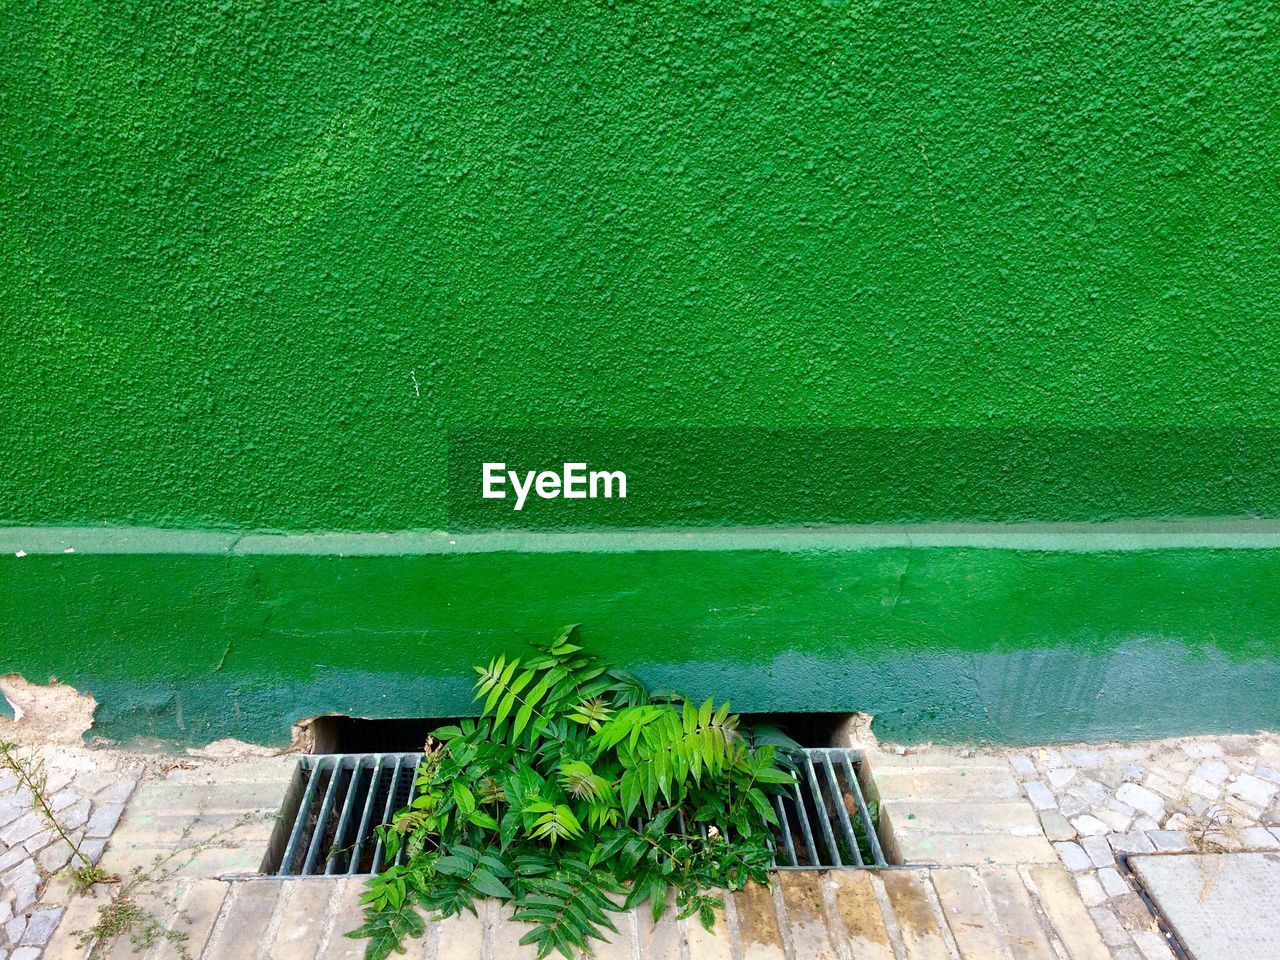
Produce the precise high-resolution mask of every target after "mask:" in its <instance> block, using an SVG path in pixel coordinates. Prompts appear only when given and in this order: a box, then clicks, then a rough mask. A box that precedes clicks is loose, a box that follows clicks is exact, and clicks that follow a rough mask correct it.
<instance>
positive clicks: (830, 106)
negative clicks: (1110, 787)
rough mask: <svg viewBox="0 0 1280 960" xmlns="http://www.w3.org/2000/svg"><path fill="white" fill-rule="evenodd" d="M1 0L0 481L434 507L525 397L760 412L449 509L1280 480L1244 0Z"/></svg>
mask: <svg viewBox="0 0 1280 960" xmlns="http://www.w3.org/2000/svg"><path fill="white" fill-rule="evenodd" d="M3 6H4V18H5V29H4V31H3V33H4V36H3V37H2V38H0V176H2V177H3V181H2V190H0V318H2V322H3V325H4V334H5V349H4V350H3V351H2V352H0V377H2V378H3V381H4V384H5V395H6V402H5V407H6V415H5V417H4V419H3V422H2V424H0V431H2V432H0V453H2V454H3V458H4V481H5V482H4V483H3V484H2V485H0V523H8V524H23V523H25V524H65V523H90V524H98V523H110V524H124V523H157V524H163V525H168V526H175V527H223V528H227V527H231V528H241V527H248V528H277V529H290V530H298V529H373V530H379V529H401V528H413V527H418V528H441V527H445V526H448V525H450V516H449V509H448V504H449V497H448V490H447V486H448V482H449V470H448V469H447V465H446V456H447V450H448V448H449V443H450V439H449V438H450V431H453V432H454V434H455V435H456V436H458V437H461V438H462V446H463V447H465V449H467V450H468V451H469V452H471V453H476V454H477V455H478V456H488V455H493V452H496V454H497V455H498V457H499V458H501V457H504V456H506V454H505V453H503V450H504V449H505V448H504V447H503V443H500V442H496V441H495V442H490V439H491V437H490V434H491V431H492V430H493V428H494V427H496V426H502V427H508V428H513V430H514V432H515V433H519V432H520V430H521V428H524V427H527V426H530V425H536V426H544V427H554V428H557V429H562V430H566V431H569V432H570V435H572V434H573V431H579V435H578V438H577V440H575V442H574V443H571V444H569V446H570V447H573V448H579V449H580V448H581V447H583V446H585V445H588V444H589V443H590V442H596V441H593V440H591V438H592V437H595V436H596V435H597V433H599V435H600V436H601V437H603V439H599V440H598V442H599V443H601V444H603V445H604V446H605V447H606V448H607V447H609V446H610V445H611V444H612V446H614V447H617V446H618V443H617V438H618V437H619V436H621V437H625V436H626V434H625V431H626V430H630V429H632V428H637V427H639V428H646V429H650V428H651V429H659V430H660V429H668V428H670V429H676V430H680V431H684V434H683V436H685V437H686V438H689V437H691V436H695V435H696V430H695V429H694V428H701V427H722V428H747V429H746V430H745V432H742V431H738V432H734V431H730V432H729V433H728V434H726V435H725V439H723V440H721V439H717V438H716V437H711V438H710V439H707V438H703V440H702V446H703V447H704V448H708V449H706V450H704V451H702V455H700V456H699V458H698V459H697V460H696V461H694V462H693V463H692V465H690V464H689V458H688V457H684V456H682V455H681V454H680V452H679V451H678V450H677V451H674V452H669V453H668V454H667V459H666V460H665V461H662V460H659V461H657V467H658V468H661V469H656V470H655V480H654V483H653V484H650V485H649V486H647V487H644V488H642V489H641V493H642V494H643V497H642V502H641V503H640V504H639V505H638V506H636V505H634V504H633V508H634V510H636V511H638V512H635V513H632V514H630V515H626V516H620V515H619V514H617V513H616V512H610V511H599V510H597V511H594V512H593V511H579V512H577V513H572V512H570V513H566V512H563V511H562V512H553V513H547V512H545V511H542V512H540V513H537V514H536V515H535V514H529V515H527V516H526V517H515V516H512V515H511V514H510V512H504V513H501V514H493V515H488V514H486V515H482V516H470V515H468V516H466V517H464V518H463V519H465V520H466V521H468V522H470V523H471V524H472V525H479V526H495V525H510V524H514V523H526V522H527V523H529V524H532V525H557V524H569V525H572V524H574V523H577V522H583V523H586V524H610V523H617V522H627V523H635V524H643V525H650V524H661V523H671V522H678V523H778V522H804V521H810V520H820V521H828V522H841V521H845V522H848V521H865V522H874V521H885V520H937V519H1046V520H1047V519H1075V520H1091V519H1099V518H1105V517H1126V516H1129V517H1163V516H1179V515H1220V516H1225V515H1248V514H1252V515H1266V516H1275V515H1280V479H1277V476H1276V473H1275V469H1276V468H1275V465H1274V464H1275V462H1276V461H1275V458H1272V457H1269V454H1270V453H1271V452H1272V451H1273V450H1274V449H1275V448H1276V446H1277V445H1276V444H1275V442H1274V435H1273V434H1271V433H1254V432H1252V431H1254V430H1255V428H1274V427H1276V426H1277V425H1280V400H1278V398H1277V391H1280V386H1278V384H1280V381H1278V380H1277V378H1276V376H1275V372H1276V369H1277V359H1278V358H1280V337H1278V336H1277V333H1280V324H1278V321H1277V316H1278V315H1280V312H1278V310H1277V307H1280V303H1278V302H1277V301H1278V299H1280V286H1278V285H1277V284H1276V283H1275V277H1276V276H1277V275H1278V274H1280V247H1278V246H1277V244H1276V243H1275V242H1274V239H1275V237H1276V235H1277V233H1278V232H1280V204H1278V203H1277V195H1276V194H1277V191H1276V181H1275V174H1274V171H1275V169H1276V165H1277V163H1278V162H1280V151H1278V149H1277V144H1278V142H1280V134H1278V127H1277V125H1278V124H1280V113H1277V111H1276V110H1275V109H1274V105H1275V102H1276V99H1277V96H1278V95H1280V70H1277V65H1278V58H1277V45H1278V44H1280V35H1278V34H1277V31H1276V30H1275V27H1274V24H1270V25H1268V24H1267V23H1266V22H1265V18H1266V16H1267V11H1266V10H1265V8H1263V7H1259V6H1256V5H1250V4H1245V3H1230V2H1210V3H1200V4H1191V3H1182V2H1176V3H1167V4H1146V5H1137V6H1135V5H1133V4H1122V3H1102V4H1094V5H1090V6H1088V7H1083V8H1070V9H1066V8H1061V9H1060V8H1057V7H1052V6H1043V5H1042V6H1031V7H1028V6H1026V5H1025V4H1018V3H1004V2H1002V3H997V4H995V5H991V4H974V3H968V2H960V3H956V2H935V3H912V4H896V5H895V4H882V3H838V4H837V3H819V2H798V3H781V2H772V3H771V2H758V3H755V2H753V3H748V4H744V3H741V2H714V0H713V2H704V3H684V2H675V3H664V4H650V3H629V4H618V5H613V4H589V3H550V2H531V3H519V4H517V3H508V2H493V3H484V4H450V5H446V4H427V5H408V6H393V5H391V4H377V3H373V4H370V3H346V4H342V5H332V4H313V3H290V4H284V5H271V4H261V3H238V2H237V3H228V4H209V3H197V2H194V0H167V2H164V0H159V2H143V0H129V2H125V3H119V4H111V5H109V6H103V5H101V4H86V3H78V2H61V3H45V2H30V3H25V2H8V3H5V4H4V5H3ZM797 428H804V429H815V428H817V429H830V430H833V431H835V433H834V436H835V437H836V438H837V439H835V440H834V441H832V442H831V444H830V445H829V446H827V447H824V448H822V449H821V450H820V451H819V452H820V453H821V454H822V459H821V460H818V459H814V456H813V455H814V447H813V444H812V442H811V438H810V437H808V436H807V435H804V434H792V433H789V432H788V431H791V430H794V429H797ZM864 428H875V429H885V428H888V430H889V436H888V437H881V438H879V439H877V440H874V441H871V445H870V447H867V446H866V445H865V444H860V443H859V442H858V441H856V440H849V439H848V436H850V435H853V436H865V435H864V434H859V433H858V431H861V430H863V429H864ZM937 428H943V429H941V430H940V431H939V430H938V429H937ZM946 428H964V429H965V430H969V431H976V433H972V432H971V433H970V434H967V435H965V436H966V437H967V438H971V439H964V440H961V441H956V440H955V439H954V435H953V434H950V433H949V432H948V430H947V429H946ZM1069 428H1076V429H1083V430H1085V431H1087V436H1086V437H1085V438H1084V439H1078V438H1077V435H1075V434H1071V433H1070V432H1069ZM1163 428H1175V429H1177V430H1182V431H1186V432H1184V433H1182V434H1179V435H1178V437H1175V438H1174V440H1172V441H1170V440H1169V439H1168V438H1167V437H1164V436H1162V435H1160V434H1159V433H1157V434H1154V435H1151V434H1144V433H1143V432H1142V431H1145V430H1157V431H1158V430H1160V429H1163ZM766 430H767V431H774V433H771V434H768V439H767V440H764V441H761V440H760V437H761V436H764V434H763V433H762V431H766ZM988 430H990V431H994V433H992V434H991V435H990V436H985V435H984V433H983V432H984V431H988ZM1008 430H1013V431H1014V433H1012V434H1010V433H1007V432H1001V431H1008ZM618 431H624V432H622V433H619V432H618ZM842 431H852V434H842ZM1064 431H1068V432H1064ZM1113 431H1115V432H1114V433H1113ZM1135 431H1136V432H1135ZM1221 431H1226V432H1225V433H1223V432H1221ZM511 433H512V431H511V430H508V431H506V432H505V433H503V434H501V436H502V437H507V438H509V436H510V435H511ZM841 437H844V439H841ZM1206 437H1208V439H1207V440H1206V439H1205V438H1206ZM1262 438H1265V443H1266V444H1267V446H1265V447H1263V446H1261V445H1262V444H1263V443H1264V440H1263V439H1262ZM597 439H598V438H597ZM504 442H505V441H504ZM690 442H693V441H690ZM762 442H763V443H765V445H766V446H767V447H768V455H767V456H764V457H762V461H763V466H762V468H761V469H760V470H758V471H756V472H755V473H754V474H752V475H746V476H744V475H743V474H742V473H741V472H739V471H734V470H732V469H726V463H729V464H732V463H733V462H735V460H736V458H737V456H738V454H739V453H740V452H741V451H742V450H743V449H744V448H752V447H754V446H755V445H756V444H758V443H762ZM1205 443H1208V444H1209V446H1210V447H1212V449H1213V451H1214V453H1213V454H1212V455H1208V456H1206V455H1205V453H1204V449H1203V444H1205ZM966 445H967V446H968V448H969V449H971V450H975V449H982V450H983V451H984V452H985V453H986V454H988V455H987V456H985V457H981V458H979V461H980V462H978V463H973V462H970V461H968V460H966V459H964V458H961V459H960V460H959V461H957V459H956V458H955V457H954V455H953V454H954V451H955V449H956V448H957V446H960V447H962V448H963V447H965V446H966ZM624 446H625V444H624ZM495 447H496V448H497V449H496V451H495V450H494V448H495ZM478 448H483V450H484V452H480V450H479V449H478ZM525 448H526V449H527V448H528V444H527V443H526V444H525ZM847 450H853V451H854V452H856V453H858V454H859V458H858V460H857V462H856V463H855V464H854V465H853V466H852V467H850V466H848V459H849V458H847V457H843V458H842V451H847ZM890 450H891V451H894V454H895V456H896V457H897V461H895V465H894V470H893V475H892V477H891V478H890V479H889V480H886V479H885V477H883V476H882V475H881V474H879V473H877V472H876V470H875V469H874V467H866V466H862V467H860V466H859V465H858V464H865V463H868V462H869V463H872V464H874V462H875V458H876V455H877V453H883V452H885V451H890ZM1260 450H1264V451H1265V452H1266V453H1267V454H1268V456H1258V455H1257V454H1258V453H1259V451H1260ZM491 451H492V452H491ZM1133 451H1139V452H1141V453H1142V456H1143V457H1145V458H1146V459H1145V460H1142V462H1141V465H1140V468H1137V469H1134V470H1132V471H1131V473H1132V476H1130V477H1126V479H1125V482H1123V483H1112V484H1107V483H1105V482H1104V483H1102V485H1101V487H1099V486H1098V485H1097V484H1095V483H1088V484H1081V483H1079V482H1078V477H1079V476H1080V471H1081V470H1087V469H1088V468H1089V467H1090V466H1091V465H1094V464H1096V463H1097V462H1098V458H1099V457H1101V458H1102V459H1103V460H1104V461H1105V462H1110V463H1113V464H1121V465H1123V464H1124V463H1126V462H1130V461H1129V457H1130V455H1131V453H1132V452H1133ZM1152 451H1158V455H1157V454H1154V453H1152ZM543 455H545V456H547V457H548V458H554V456H559V455H561V452H560V450H558V449H556V448H554V447H546V448H542V449H538V448H536V447H535V448H534V449H533V452H532V454H531V456H534V457H535V458H537V457H541V456H543ZM565 455H568V456H573V453H572V451H570V452H568V453H567V454H565ZM898 461H901V463H900V464H899V463H898ZM1148 461H1150V462H1148ZM832 463H841V464H843V465H842V467H841V469H846V470H849V471H852V472H851V474H850V475H849V476H847V477H845V481H847V482H841V483H829V484H826V485H823V484H818V485H817V486H816V487H814V486H813V485H812V484H811V483H810V481H811V480H812V479H813V478H814V477H816V476H819V475H820V474H821V473H822V470H823V468H824V467H825V466H826V465H828V464H832ZM682 464H683V466H682ZM545 465H547V464H545V463H527V464H524V466H527V467H540V466H545ZM993 465H994V466H993ZM1242 465H1243V466H1244V467H1246V468H1247V470H1241V466H1242ZM666 468H671V469H676V468H679V469H680V470H681V471H682V473H681V475H680V479H681V481H682V482H681V483H679V484H676V483H667V484H666V485H665V486H662V487H660V488H659V487H658V486H655V484H661V483H662V481H663V478H664V477H666V476H667V475H668V473H669V472H670V471H669V470H668V469H666ZM899 470H901V475H900V474H899V472H898V471H899ZM1259 471H1261V472H1259ZM688 474H692V476H687V475H688ZM1246 474H1247V475H1248V476H1249V477H1251V479H1247V480H1246V479H1244V477H1245V476H1246ZM465 475H466V474H465V471H464V476H465ZM1105 475H1106V474H1104V476H1105ZM922 477H928V478H931V479H930V483H931V484H932V485H933V486H931V487H930V488H929V491H928V492H927V494H926V493H922V492H921V491H920V488H919V487H918V486H917V485H916V483H915V482H913V478H916V479H918V478H922ZM473 482H475V483H478V477H477V479H476V480H475V481H473ZM779 490H781V491H783V492H784V494H785V495H783V496H770V495H769V494H770V492H771V491H774V492H776V491H779ZM464 525H465V524H464Z"/></svg>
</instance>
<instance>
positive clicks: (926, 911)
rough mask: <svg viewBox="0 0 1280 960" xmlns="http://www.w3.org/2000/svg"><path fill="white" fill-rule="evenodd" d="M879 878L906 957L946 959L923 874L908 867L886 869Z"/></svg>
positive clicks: (919, 959) (947, 951) (928, 886)
mask: <svg viewBox="0 0 1280 960" xmlns="http://www.w3.org/2000/svg"><path fill="white" fill-rule="evenodd" d="M879 879H880V882H881V883H883V884H884V891H885V895H886V896H887V897H888V900H889V905H890V908H891V909H892V911H893V917H894V919H895V920H896V921H897V923H898V932H899V933H900V934H901V936H902V943H903V946H904V947H905V948H906V954H907V957H908V958H909V960H950V957H951V952H950V951H949V950H948V949H947V939H946V936H945V935H944V934H943V932H942V927H941V925H940V924H939V922H938V915H937V913H936V912H935V910H934V901H933V897H932V896H931V891H932V887H931V886H930V884H929V881H928V880H927V879H926V878H925V876H924V875H922V874H920V873H916V872H915V871H911V870H890V871H886V872H884V873H882V874H881V875H880V877H879Z"/></svg>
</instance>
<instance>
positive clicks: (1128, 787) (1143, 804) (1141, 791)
mask: <svg viewBox="0 0 1280 960" xmlns="http://www.w3.org/2000/svg"><path fill="white" fill-rule="evenodd" d="M1116 799H1117V800H1119V801H1120V802H1121V803H1127V804H1128V805H1129V806H1131V807H1133V809H1135V810H1141V811H1142V812H1143V813H1145V814H1147V815H1148V816H1151V817H1156V818H1159V817H1162V816H1164V798H1162V797H1160V796H1159V795H1158V794H1156V793H1153V792H1152V791H1150V790H1148V789H1147V788H1146V787H1144V786H1142V785H1141V784H1137V783H1124V784H1121V786H1120V789H1119V790H1117V791H1116Z"/></svg>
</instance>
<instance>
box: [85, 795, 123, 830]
mask: <svg viewBox="0 0 1280 960" xmlns="http://www.w3.org/2000/svg"><path fill="white" fill-rule="evenodd" d="M123 813H124V804H123V803H105V804H102V805H100V806H99V807H98V809H96V810H94V811H93V815H92V816H90V817H89V822H88V825H87V826H86V827H85V831H84V832H85V835H86V836H89V837H109V836H111V832H112V831H113V830H115V828H116V824H117V823H119V822H120V816H121V815H122V814H123Z"/></svg>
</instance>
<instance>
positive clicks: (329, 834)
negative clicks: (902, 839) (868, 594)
mask: <svg viewBox="0 0 1280 960" xmlns="http://www.w3.org/2000/svg"><path fill="white" fill-rule="evenodd" d="M437 722H438V721H437ZM433 724H434V722H433ZM421 758H422V754H421V753H420V752H387V753H338V754H323V755H312V756H306V757H303V758H301V759H300V760H299V763H298V767H297V769H296V770H295V771H294V776H293V781H292V783H291V785H290V788H289V791H288V793H287V795H286V797H285V801H284V803H283V805H282V807H281V811H280V817H279V820H278V821H277V824H276V828H275V831H274V834H273V836H272V839H271V842H270V844H269V847H268V852H267V856H266V858H265V860H264V863H263V868H262V872H264V873H267V874H271V875H275V876H323V875H327V876H358V875H367V874H370V873H376V872H379V871H381V870H383V869H385V868H386V867H388V866H390V865H391V861H389V860H388V858H387V857H386V855H385V851H384V849H383V846H382V841H381V839H380V838H379V837H378V834H377V827H378V826H379V825H381V824H385V823H389V822H391V819H392V817H393V816H394V814H395V812H396V811H397V810H399V809H401V808H402V807H405V806H407V805H408V804H409V803H410V801H411V800H412V796H413V786H414V783H413V782H414V773H415V771H416V769H417V765H418V762H419V761H420V760H421ZM795 765H796V773H797V779H798V782H797V784H796V786H795V787H794V788H793V789H791V790H790V791H788V792H787V793H786V794H784V795H778V796H775V797H774V798H773V801H774V810H775V812H776V813H777V815H778V821H779V825H778V828H777V829H776V830H775V837H774V866H775V867H776V868H777V869H780V870H792V869H832V868H845V867H850V868H858V867H885V866H889V865H890V864H891V863H893V862H894V861H893V859H892V850H893V849H894V845H893V844H892V843H891V842H889V838H888V837H886V836H885V835H883V834H882V832H881V831H882V825H881V823H880V822H879V818H878V815H877V813H878V811H877V804H876V800H875V786H874V784H873V783H872V782H871V779H870V774H869V772H868V770H867V768H866V765H865V763H864V762H863V756H862V752H861V751H860V750H856V749H851V748H847V747H810V748H806V749H805V750H804V752H803V754H801V755H800V756H798V757H796V758H795ZM672 829H675V830H681V829H685V825H684V822H683V816H682V815H678V816H677V818H676V819H675V820H673V821H672ZM403 856H404V855H403V853H401V854H400V855H399V856H398V857H397V858H396V859H395V861H394V862H397V863H398V862H403Z"/></svg>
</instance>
